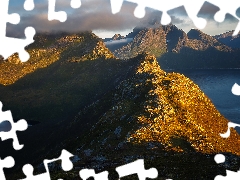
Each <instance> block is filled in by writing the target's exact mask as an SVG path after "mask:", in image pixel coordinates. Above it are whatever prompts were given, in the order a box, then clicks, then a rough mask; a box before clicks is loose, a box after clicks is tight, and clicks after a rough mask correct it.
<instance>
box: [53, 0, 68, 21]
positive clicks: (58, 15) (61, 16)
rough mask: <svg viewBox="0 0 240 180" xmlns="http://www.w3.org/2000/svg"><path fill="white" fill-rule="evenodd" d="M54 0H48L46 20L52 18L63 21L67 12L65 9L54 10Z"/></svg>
mask: <svg viewBox="0 0 240 180" xmlns="http://www.w3.org/2000/svg"><path fill="white" fill-rule="evenodd" d="M55 5H56V0H48V20H49V21H52V20H54V19H56V20H59V21H60V22H65V21H66V20H67V13H66V12H65V11H59V12H56V11H55Z"/></svg>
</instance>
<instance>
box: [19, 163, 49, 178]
mask: <svg viewBox="0 0 240 180" xmlns="http://www.w3.org/2000/svg"><path fill="white" fill-rule="evenodd" d="M22 170H23V173H24V174H25V175H26V178H25V179H21V180H43V179H44V180H51V179H50V174H49V173H48V172H46V173H42V174H38V175H33V166H32V165H31V164H25V165H24V166H23V168H22Z"/></svg>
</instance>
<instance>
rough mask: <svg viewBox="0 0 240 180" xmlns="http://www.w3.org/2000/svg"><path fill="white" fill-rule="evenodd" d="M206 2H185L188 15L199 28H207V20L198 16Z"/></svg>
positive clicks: (202, 0) (188, 0) (199, 0)
mask: <svg viewBox="0 0 240 180" xmlns="http://www.w3.org/2000/svg"><path fill="white" fill-rule="evenodd" d="M204 2H205V0H198V1H191V0H186V1H185V4H184V7H185V10H186V12H187V14H188V17H189V18H190V19H192V21H193V23H194V25H195V26H196V27H197V28H198V29H203V28H205V26H206V24H207V21H206V20H205V19H203V18H201V17H198V16H197V15H198V13H199V11H200V9H201V7H202V6H203V4H204Z"/></svg>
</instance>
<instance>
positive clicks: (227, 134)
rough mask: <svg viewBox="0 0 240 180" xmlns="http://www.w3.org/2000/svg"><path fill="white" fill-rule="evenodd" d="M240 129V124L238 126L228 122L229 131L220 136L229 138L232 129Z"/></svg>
mask: <svg viewBox="0 0 240 180" xmlns="http://www.w3.org/2000/svg"><path fill="white" fill-rule="evenodd" d="M235 127H240V124H236V123H233V122H228V130H227V132H226V133H224V134H220V136H221V137H222V138H228V137H229V136H230V128H235Z"/></svg>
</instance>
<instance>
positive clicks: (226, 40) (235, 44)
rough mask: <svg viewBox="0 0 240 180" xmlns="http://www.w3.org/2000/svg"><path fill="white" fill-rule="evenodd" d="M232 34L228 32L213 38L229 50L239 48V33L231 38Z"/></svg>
mask: <svg viewBox="0 0 240 180" xmlns="http://www.w3.org/2000/svg"><path fill="white" fill-rule="evenodd" d="M233 32H234V31H229V32H226V33H223V34H220V35H216V36H214V38H216V39H217V40H218V41H219V42H221V43H223V44H226V45H227V46H229V47H231V48H240V33H239V34H238V35H236V36H232V34H233Z"/></svg>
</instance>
